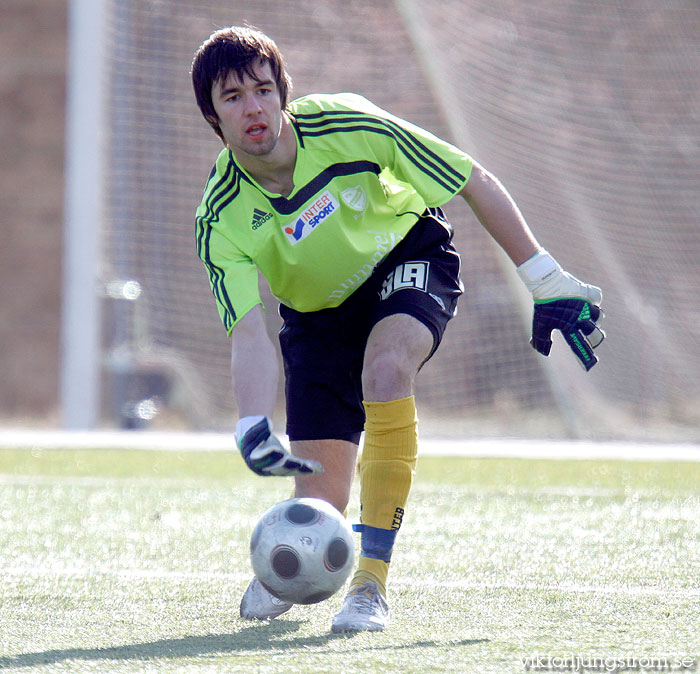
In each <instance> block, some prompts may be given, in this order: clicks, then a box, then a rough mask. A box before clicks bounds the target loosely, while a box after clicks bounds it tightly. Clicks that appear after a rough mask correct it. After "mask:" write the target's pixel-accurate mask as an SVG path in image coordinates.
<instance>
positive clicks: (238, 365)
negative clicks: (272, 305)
mask: <svg viewBox="0 0 700 674" xmlns="http://www.w3.org/2000/svg"><path fill="white" fill-rule="evenodd" d="M256 314H259V315H256ZM232 340H233V341H232V347H231V372H232V377H233V394H234V398H235V400H236V404H237V406H238V415H239V417H241V418H242V417H246V416H251V415H257V414H262V415H265V416H268V417H271V416H272V414H273V412H274V409H275V403H276V401H277V380H278V377H279V363H278V360H277V352H276V350H275V347H274V345H273V344H272V341H271V340H270V337H269V336H268V334H267V330H266V329H265V324H264V320H263V317H262V310H261V308H260V307H259V306H258V307H255V308H254V309H252V310H251V312H250V314H248V315H246V316H244V317H243V319H242V320H241V322H240V323H239V324H238V325H237V326H236V327H235V328H234V331H233V338H232Z"/></svg>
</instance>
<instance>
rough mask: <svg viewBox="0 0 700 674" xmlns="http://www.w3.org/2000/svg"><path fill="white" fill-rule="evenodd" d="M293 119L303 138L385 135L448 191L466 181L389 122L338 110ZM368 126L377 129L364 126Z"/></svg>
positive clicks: (408, 134)
mask: <svg viewBox="0 0 700 674" xmlns="http://www.w3.org/2000/svg"><path fill="white" fill-rule="evenodd" d="M297 120H298V124H299V129H300V131H301V132H302V134H303V135H305V136H323V135H325V134H329V133H338V132H340V133H342V132H352V131H369V132H371V133H379V134H382V135H386V136H389V137H391V138H393V139H394V141H395V142H396V143H397V145H398V147H399V149H400V150H401V151H402V152H403V154H404V155H405V156H406V157H407V159H409V160H410V161H411V163H413V164H414V165H415V166H416V167H417V168H418V169H419V170H421V171H422V172H423V173H425V174H426V175H428V176H429V177H430V178H432V179H433V180H435V181H436V182H437V183H438V184H440V185H441V186H443V187H444V188H445V189H447V190H448V191H451V192H455V191H457V190H458V189H459V188H460V187H462V185H463V184H464V181H465V180H466V176H463V175H462V174H461V173H460V172H459V171H457V170H456V169H455V168H454V167H453V166H451V165H450V164H449V163H448V162H446V161H445V160H444V159H443V158H442V157H440V156H439V155H437V154H436V153H435V152H433V151H432V150H431V149H430V148H428V147H427V146H426V145H425V144H424V143H423V142H421V141H420V139H419V138H417V137H416V136H415V135H414V134H412V133H411V132H410V131H407V130H406V129H404V128H403V127H402V126H400V125H399V124H396V123H395V122H392V121H390V120H387V119H383V118H380V117H374V116H372V115H367V114H364V113H360V112H348V111H342V110H329V111H326V112H319V113H311V114H306V115H305V114H301V115H297ZM368 124H376V125H378V126H367V125H368ZM340 125H343V126H340ZM323 127H325V128H323Z"/></svg>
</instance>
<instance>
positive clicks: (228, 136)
mask: <svg viewBox="0 0 700 674" xmlns="http://www.w3.org/2000/svg"><path fill="white" fill-rule="evenodd" d="M252 70H253V72H254V73H255V75H256V77H257V78H258V79H253V78H251V77H248V76H247V75H244V76H243V81H240V80H239V79H238V77H237V75H236V73H235V72H234V71H231V73H229V75H228V77H226V78H225V79H224V80H222V81H218V82H216V83H215V84H214V86H213V87H212V90H211V96H212V103H213V104H214V110H215V111H216V114H217V115H218V117H219V127H220V129H221V132H222V133H223V135H224V140H225V141H226V144H227V145H228V147H229V148H231V150H233V153H234V154H235V155H236V156H238V157H240V155H241V153H245V154H248V155H252V156H255V157H262V156H264V155H267V154H269V153H270V152H272V150H273V149H274V148H275V145H276V144H277V139H278V138H279V135H280V130H281V128H282V109H281V100H280V95H279V91H278V89H277V84H276V82H275V81H274V78H273V76H272V70H271V68H270V64H269V63H260V64H259V65H257V66H254V67H253V69H252Z"/></svg>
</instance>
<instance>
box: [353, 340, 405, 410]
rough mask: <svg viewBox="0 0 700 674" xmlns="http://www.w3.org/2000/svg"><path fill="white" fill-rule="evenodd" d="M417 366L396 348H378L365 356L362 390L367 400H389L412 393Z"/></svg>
mask: <svg viewBox="0 0 700 674" xmlns="http://www.w3.org/2000/svg"><path fill="white" fill-rule="evenodd" d="M416 370H417V368H416V367H415V366H414V365H413V363H412V362H411V361H410V359H409V358H407V357H406V354H404V353H402V352H400V351H399V350H396V349H384V350H381V351H380V350H376V351H374V352H372V353H370V354H368V355H367V356H366V357H365V363H364V368H363V371H362V392H363V395H364V397H365V400H372V401H377V402H379V401H387V400H396V399H397V398H405V397H406V396H409V395H411V391H412V389H413V379H414V377H415V374H416Z"/></svg>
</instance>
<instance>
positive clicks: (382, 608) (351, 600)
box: [331, 582, 389, 634]
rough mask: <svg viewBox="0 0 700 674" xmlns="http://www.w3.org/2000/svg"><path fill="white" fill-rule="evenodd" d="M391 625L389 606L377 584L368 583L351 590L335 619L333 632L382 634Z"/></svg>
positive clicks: (332, 627)
mask: <svg viewBox="0 0 700 674" xmlns="http://www.w3.org/2000/svg"><path fill="white" fill-rule="evenodd" d="M388 624H389V605H388V604H387V603H386V601H385V599H384V597H382V595H381V592H379V588H378V587H377V584H376V583H371V582H367V583H364V584H363V585H355V586H354V587H351V588H350V591H349V592H348V596H347V597H345V603H344V604H343V608H342V609H341V611H340V613H338V615H336V616H335V618H333V625H332V626H331V631H332V632H333V633H335V634H341V633H343V632H381V631H383V630H384V628H385V627H386V626H387V625H388Z"/></svg>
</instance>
